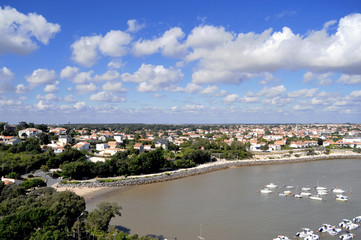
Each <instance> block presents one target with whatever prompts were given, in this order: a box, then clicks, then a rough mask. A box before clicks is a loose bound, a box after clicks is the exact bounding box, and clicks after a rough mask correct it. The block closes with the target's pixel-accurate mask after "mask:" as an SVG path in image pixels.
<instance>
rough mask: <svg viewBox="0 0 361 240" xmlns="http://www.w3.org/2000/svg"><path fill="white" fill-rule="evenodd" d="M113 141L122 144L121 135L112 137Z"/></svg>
mask: <svg viewBox="0 0 361 240" xmlns="http://www.w3.org/2000/svg"><path fill="white" fill-rule="evenodd" d="M114 139H115V141H116V142H119V143H122V142H123V135H114Z"/></svg>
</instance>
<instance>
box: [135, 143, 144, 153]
mask: <svg viewBox="0 0 361 240" xmlns="http://www.w3.org/2000/svg"><path fill="white" fill-rule="evenodd" d="M134 149H138V150H139V152H140V153H143V152H144V145H143V144H142V143H136V144H134Z"/></svg>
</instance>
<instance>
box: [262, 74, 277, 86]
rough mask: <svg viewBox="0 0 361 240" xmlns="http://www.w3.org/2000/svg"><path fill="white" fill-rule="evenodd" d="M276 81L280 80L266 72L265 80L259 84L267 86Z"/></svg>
mask: <svg viewBox="0 0 361 240" xmlns="http://www.w3.org/2000/svg"><path fill="white" fill-rule="evenodd" d="M276 80H278V79H277V78H276V77H275V76H273V74H271V73H268V72H266V73H264V79H263V80H262V81H260V82H259V84H261V85H265V84H267V83H270V82H272V81H276Z"/></svg>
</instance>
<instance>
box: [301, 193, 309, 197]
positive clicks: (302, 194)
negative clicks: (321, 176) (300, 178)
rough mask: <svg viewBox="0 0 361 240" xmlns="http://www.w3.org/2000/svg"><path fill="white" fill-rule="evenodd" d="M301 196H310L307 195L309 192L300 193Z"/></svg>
mask: <svg viewBox="0 0 361 240" xmlns="http://www.w3.org/2000/svg"><path fill="white" fill-rule="evenodd" d="M300 195H301V196H305V197H308V196H311V195H312V194H311V193H309V192H301V194H300Z"/></svg>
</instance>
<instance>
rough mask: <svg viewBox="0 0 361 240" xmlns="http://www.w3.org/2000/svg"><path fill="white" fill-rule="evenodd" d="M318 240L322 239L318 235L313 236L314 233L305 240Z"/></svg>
mask: <svg viewBox="0 0 361 240" xmlns="http://www.w3.org/2000/svg"><path fill="white" fill-rule="evenodd" d="M318 239H320V237H319V236H318V235H316V234H313V233H312V234H311V235H309V236H307V237H305V238H304V240H318Z"/></svg>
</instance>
